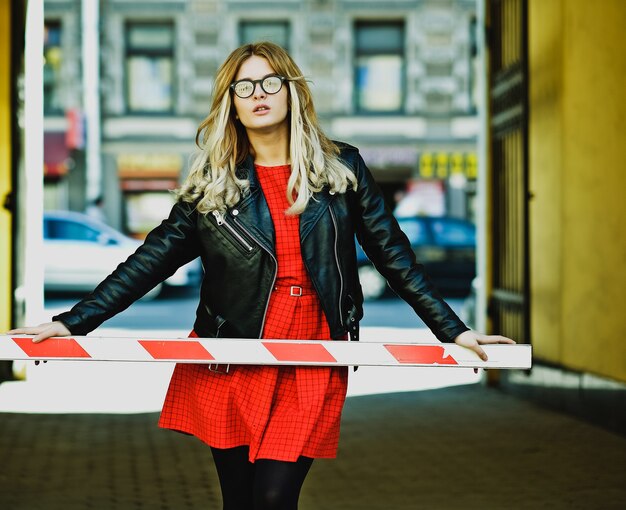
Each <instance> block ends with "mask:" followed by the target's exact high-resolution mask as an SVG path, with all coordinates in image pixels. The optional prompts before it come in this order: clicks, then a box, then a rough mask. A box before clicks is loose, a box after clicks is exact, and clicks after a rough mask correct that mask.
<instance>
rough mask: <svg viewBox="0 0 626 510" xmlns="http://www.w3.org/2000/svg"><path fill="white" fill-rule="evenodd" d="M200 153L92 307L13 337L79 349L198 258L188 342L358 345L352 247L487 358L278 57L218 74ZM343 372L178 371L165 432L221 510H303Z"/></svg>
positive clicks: (234, 59)
mask: <svg viewBox="0 0 626 510" xmlns="http://www.w3.org/2000/svg"><path fill="white" fill-rule="evenodd" d="M196 142H197V143H198V145H199V146H200V148H201V149H202V150H201V152H200V153H199V154H198V156H197V158H196V160H195V161H194V163H193V164H192V168H191V172H190V174H189V177H188V178H187V180H186V181H185V182H184V184H183V185H182V187H181V188H180V189H179V190H178V192H177V194H178V202H177V203H176V204H175V205H174V207H173V209H172V211H171V213H170V216H169V218H168V219H166V220H164V221H163V223H162V224H161V225H160V226H159V227H157V228H156V229H154V230H153V231H152V232H151V233H150V234H149V235H148V236H147V238H146V240H145V242H144V244H143V245H142V246H141V247H140V248H139V249H138V250H137V252H136V253H135V254H134V255H132V256H131V257H130V258H129V259H128V260H127V261H126V262H125V263H123V264H122V265H120V266H119V267H118V268H117V269H116V270H115V271H114V272H113V273H112V274H111V275H110V276H109V277H107V278H106V280H104V281H103V282H102V283H101V284H100V285H99V286H98V287H97V288H96V289H95V290H94V291H93V292H92V293H91V294H90V295H88V296H87V297H86V298H84V299H83V300H82V301H80V302H79V303H78V304H77V305H76V306H74V308H72V310H71V311H69V312H66V313H62V314H61V315H59V316H57V317H54V318H53V322H51V323H47V324H43V325H40V326H38V327H34V328H23V329H17V330H14V331H12V332H10V333H11V334H16V333H26V334H35V335H36V336H35V338H34V339H33V340H34V341H35V342H39V341H42V340H44V339H45V338H49V337H51V336H62V335H70V334H74V335H81V334H87V333H88V332H90V331H92V330H93V329H95V328H96V327H98V326H99V325H100V324H101V323H102V322H103V321H105V320H106V319H108V318H110V317H112V316H113V315H115V314H116V313H119V312H120V311H122V310H123V309H125V308H126V307H127V306H129V305H130V304H131V303H132V302H133V301H135V300H136V299H138V298H139V297H141V296H142V295H143V294H144V293H146V292H147V291H148V290H150V289H151V288H152V287H154V286H155V285H156V284H158V283H159V282H160V281H162V280H164V279H166V278H167V277H168V276H169V275H171V274H172V273H174V271H175V270H176V269H177V268H178V267H179V266H181V265H183V264H185V263H187V262H188V261H190V260H192V259H194V258H195V257H197V256H200V257H201V258H202V262H203V265H204V268H205V277H204V280H203V283H202V289H201V297H200V303H199V306H198V309H197V316H196V321H195V323H194V330H193V332H192V335H194V336H195V335H197V336H200V337H229V338H234V337H241V338H259V337H262V338H294V339H334V340H346V339H347V338H348V335H349V336H350V337H351V338H352V339H353V340H356V339H358V323H359V320H360V319H361V317H362V302H363V296H362V294H361V289H360V286H359V282H358V273H357V266H356V255H355V245H354V239H355V235H356V237H357V238H358V240H359V242H360V243H361V245H362V247H363V248H364V250H365V252H366V253H367V255H368V256H369V258H370V259H371V260H372V261H373V262H374V264H375V265H376V267H377V268H378V269H379V271H380V272H381V273H382V274H383V275H384V276H385V278H386V279H387V280H388V281H389V283H390V285H391V286H392V288H393V289H394V290H395V291H396V292H397V293H398V294H399V295H400V296H401V297H402V298H403V299H405V300H406V301H407V302H408V303H409V304H410V305H411V306H412V307H413V308H414V309H415V311H416V312H417V313H418V314H419V315H420V317H422V319H423V320H424V321H425V322H426V324H427V325H428V326H429V327H430V328H431V329H432V331H433V332H434V333H435V335H436V336H437V337H438V338H439V339H440V340H442V341H444V342H456V343H457V344H459V345H463V346H466V347H469V348H470V349H473V350H474V351H476V352H477V353H478V354H479V356H480V357H481V358H482V359H485V360H486V359H487V357H486V355H485V353H484V351H483V349H482V348H481V344H489V343H513V341H512V340H509V339H507V338H504V337H500V336H484V335H480V334H478V333H476V332H474V331H471V330H469V329H468V328H467V327H466V326H465V325H464V324H463V323H462V322H461V321H460V320H459V318H458V317H457V316H456V315H455V314H454V313H453V312H452V310H451V309H450V308H449V307H448V306H447V305H446V303H445V302H444V301H443V300H442V299H441V297H440V296H439V295H438V294H437V293H436V291H435V290H434V289H433V287H432V286H431V284H430V283H429V281H428V279H427V278H426V277H425V275H424V273H423V271H422V267H421V266H420V265H419V264H418V263H417V262H416V261H415V259H414V255H413V252H412V250H411V248H410V245H409V242H408V241H407V239H406V237H405V236H404V234H403V233H402V232H401V231H400V229H399V228H398V224H397V223H396V221H395V220H394V218H393V215H392V214H390V213H389V211H388V210H387V209H386V208H385V205H384V200H383V197H382V195H381V194H380V192H379V190H378V188H377V186H376V184H375V183H374V181H373V180H372V177H371V175H370V173H369V171H368V169H367V168H366V166H365V164H364V162H363V160H362V159H361V157H360V156H359V153H358V150H357V149H355V148H354V147H351V146H348V145H345V144H341V143H334V142H331V141H330V140H329V139H328V138H326V136H324V134H323V133H322V131H321V129H320V127H319V125H318V123H317V118H316V115H315V110H314V107H313V103H312V98H311V93H310V90H309V88H308V85H307V83H306V81H305V79H304V78H303V76H302V73H301V72H300V70H299V69H298V67H297V66H296V64H295V63H294V62H293V60H292V59H291V58H290V57H289V55H288V54H287V53H286V52H285V51H284V50H283V49H282V48H280V47H279V46H276V45H274V44H271V43H259V44H254V45H245V46H242V47H241V48H238V49H237V50H235V51H234V52H233V53H232V54H231V55H230V56H229V57H228V58H227V59H226V61H225V62H224V64H223V65H222V66H221V68H220V69H219V71H218V73H217V77H216V81H215V92H214V99H213V104H212V106H211V110H210V113H209V115H208V117H207V118H206V120H205V121H204V122H203V123H202V124H201V125H200V128H199V129H198V136H197V138H196ZM347 375H348V372H347V369H346V367H332V368H331V367H270V366H237V367H227V366H223V365H213V366H208V367H207V366H206V365H191V364H180V365H177V366H176V368H175V370H174V374H173V376H172V381H171V383H170V388H169V390H168V393H167V396H166V399H165V403H164V406H163V411H162V413H161V418H160V422H159V425H160V426H161V427H165V428H170V429H173V430H178V431H181V432H185V433H190V434H193V435H195V436H196V437H198V438H200V439H201V440H202V441H204V442H206V443H207V444H208V445H210V446H211V449H212V452H213V457H214V460H215V463H216V467H217V471H218V475H219V478H220V485H221V488H222V495H223V500H224V508H226V509H251V508H254V509H269V508H286V509H292V508H297V502H298V497H299V493H300V488H301V486H302V483H303V482H304V479H305V477H306V475H307V472H308V470H309V468H310V467H311V464H312V462H313V459H314V458H324V457H325V458H329V457H335V456H336V451H337V443H338V438H339V422H340V418H341V410H342V407H343V403H344V400H345V394H346V387H347Z"/></svg>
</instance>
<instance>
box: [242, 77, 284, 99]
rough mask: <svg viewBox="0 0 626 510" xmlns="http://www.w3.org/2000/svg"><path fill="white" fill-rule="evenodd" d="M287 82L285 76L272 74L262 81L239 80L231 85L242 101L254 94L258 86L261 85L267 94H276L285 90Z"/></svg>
mask: <svg viewBox="0 0 626 510" xmlns="http://www.w3.org/2000/svg"><path fill="white" fill-rule="evenodd" d="M285 81H287V78H285V77H284V76H278V75H277V74H271V75H269V76H266V77H265V78H261V79H260V80H238V81H236V82H233V83H232V84H231V85H230V88H231V89H233V91H234V92H235V94H237V96H239V97H240V98H241V99H246V98H248V97H250V96H251V95H252V94H253V93H254V89H255V88H256V84H257V83H260V84H261V88H262V89H263V91H264V92H265V93H266V94H276V93H278V92H280V89H282V88H283V82H285Z"/></svg>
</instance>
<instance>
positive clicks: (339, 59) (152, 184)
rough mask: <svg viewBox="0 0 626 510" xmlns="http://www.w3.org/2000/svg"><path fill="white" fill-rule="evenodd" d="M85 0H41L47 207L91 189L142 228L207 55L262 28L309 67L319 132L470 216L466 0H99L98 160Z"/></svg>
mask: <svg viewBox="0 0 626 510" xmlns="http://www.w3.org/2000/svg"><path fill="white" fill-rule="evenodd" d="M89 2H92V3H93V2H94V0H82V1H80V0H46V2H45V15H46V34H47V38H46V46H45V49H44V51H45V56H46V77H45V102H46V141H45V159H46V181H47V190H48V192H47V197H48V198H47V204H46V205H47V206H48V207H50V208H53V207H61V208H65V207H68V208H70V209H78V210H80V209H82V208H84V207H86V206H87V204H88V203H89V201H90V200H92V199H94V198H96V196H95V195H101V196H103V197H104V198H105V200H104V208H105V211H106V215H107V217H108V218H109V221H110V222H111V223H112V224H113V225H114V226H117V227H119V228H122V229H123V230H125V231H127V232H129V233H131V234H135V235H137V236H141V235H142V234H144V233H145V232H146V231H147V230H149V229H150V228H151V227H152V226H154V225H155V224H156V223H157V222H158V221H159V220H160V219H161V218H162V216H163V214H164V210H165V208H166V207H169V204H171V201H172V196H171V194H170V193H169V192H168V190H170V189H172V188H174V187H176V185H177V183H178V182H179V181H180V179H181V178H182V177H183V176H184V175H185V172H186V170H187V166H188V159H189V156H190V155H191V154H192V153H193V151H194V138H195V134H196V128H197V126H198V124H199V122H200V121H201V120H202V119H203V118H204V117H205V116H206V114H207V112H208V109H209V106H210V102H211V94H212V87H213V80H214V77H215V74H216V72H217V69H218V66H219V65H220V63H221V62H222V61H223V60H224V58H225V57H226V56H227V55H228V54H229V53H230V51H232V49H234V48H235V47H237V46H239V45H240V44H242V43H245V42H252V41H257V40H272V41H274V42H276V43H278V44H280V45H282V46H283V47H285V48H286V49H287V50H288V51H289V52H290V53H291V55H292V56H293V57H294V59H295V60H296V62H297V63H298V65H299V66H300V67H301V69H302V71H303V73H304V74H305V76H306V77H307V79H309V80H310V85H311V88H312V91H313V94H314V97H315V101H316V108H317V111H318V115H319V117H320V120H321V122H322V125H323V127H324V129H325V131H326V133H327V134H328V135H329V136H331V137H332V138H334V139H339V140H343V141H346V142H349V143H352V144H354V145H357V146H358V147H359V148H360V150H361V152H362V154H363V156H364V158H365V160H366V162H367V164H368V166H369V167H370V168H371V170H372V171H373V173H374V176H375V177H376V179H377V181H378V182H379V184H380V185H381V188H382V189H383V191H384V192H385V194H386V196H387V198H388V200H389V202H390V204H391V203H393V201H394V199H396V198H397V197H398V196H399V195H401V194H405V193H406V192H407V191H409V192H410V193H411V196H414V197H415V200H409V201H408V203H409V205H410V206H411V207H414V208H415V210H416V212H421V213H426V214H448V215H453V216H457V217H468V218H470V219H471V218H473V202H472V197H473V194H474V186H475V178H476V138H477V131H478V122H477V115H476V111H477V107H478V105H477V104H476V100H475V97H476V95H475V92H474V90H475V84H476V75H475V60H476V44H475V36H474V34H475V28H476V23H475V11H476V5H475V1H474V0H393V1H388V2H380V1H377V0H302V1H300V0H275V1H272V2H265V1H256V0H160V1H159V0H150V1H148V0H101V1H100V3H99V8H98V13H97V15H98V17H99V21H98V26H99V27H100V34H99V38H98V43H97V44H98V47H97V48H93V53H92V54H93V55H95V58H99V61H100V70H99V72H100V75H99V90H98V92H99V99H100V105H99V112H98V115H99V118H98V119H97V122H98V124H99V130H100V168H99V169H98V171H97V172H94V171H93V169H92V170H91V171H89V169H88V168H86V167H87V166H88V165H87V163H86V159H87V158H86V157H85V151H86V150H88V147H86V146H85V143H84V131H86V130H89V126H90V121H91V122H93V119H90V118H89V115H87V114H86V113H85V111H84V109H83V104H84V103H83V102H81V98H82V97H83V94H84V90H82V85H81V84H82V83H83V81H81V77H82V76H83V75H82V74H81V68H82V60H83V59H85V58H88V57H85V55H86V54H88V53H85V51H84V48H83V50H82V51H81V44H82V43H81V41H83V40H84V34H83V25H84V12H83V9H85V8H86V7H85V6H86V4H88V3H89ZM94 175H95V177H94ZM89 176H91V179H92V180H93V179H95V180H96V182H95V186H94V183H93V182H92V186H91V188H90V187H89V186H88V183H87V181H88V180H89V178H90V177H89ZM89 189H90V190H91V192H89V191H85V190H89ZM94 190H97V192H94ZM89 194H91V195H92V196H89ZM405 202H407V201H406V200H405Z"/></svg>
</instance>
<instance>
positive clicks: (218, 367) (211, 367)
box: [207, 363, 230, 374]
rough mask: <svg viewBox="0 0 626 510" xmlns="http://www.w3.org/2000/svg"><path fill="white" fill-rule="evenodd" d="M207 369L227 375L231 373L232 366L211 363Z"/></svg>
mask: <svg viewBox="0 0 626 510" xmlns="http://www.w3.org/2000/svg"><path fill="white" fill-rule="evenodd" d="M214 367H215V368H214ZM207 368H208V369H209V370H210V371H211V372H218V373H220V374H227V373H228V372H229V371H230V364H228V365H224V364H219V363H209V364H208V365H207Z"/></svg>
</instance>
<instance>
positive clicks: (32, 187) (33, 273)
mask: <svg viewBox="0 0 626 510" xmlns="http://www.w3.org/2000/svg"><path fill="white" fill-rule="evenodd" d="M43 28H44V18H43V1H42V0H36V1H30V2H28V6H27V10H26V33H25V48H24V120H23V129H24V154H23V156H24V158H23V161H24V169H23V172H21V174H22V175H21V177H20V181H21V182H20V200H19V204H20V205H19V212H18V213H19V216H18V218H20V223H19V227H18V228H19V229H20V231H21V232H22V233H23V236H22V238H23V239H24V245H23V246H21V247H20V250H19V253H20V254H21V256H22V267H23V270H22V274H23V277H22V285H20V286H19V287H18V288H17V289H16V292H15V298H16V302H17V304H18V305H23V309H24V316H23V320H24V322H25V323H26V324H38V323H39V322H41V321H42V320H43V319H44V317H43V259H42V257H41V253H42V249H43V219H42V218H43Z"/></svg>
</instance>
